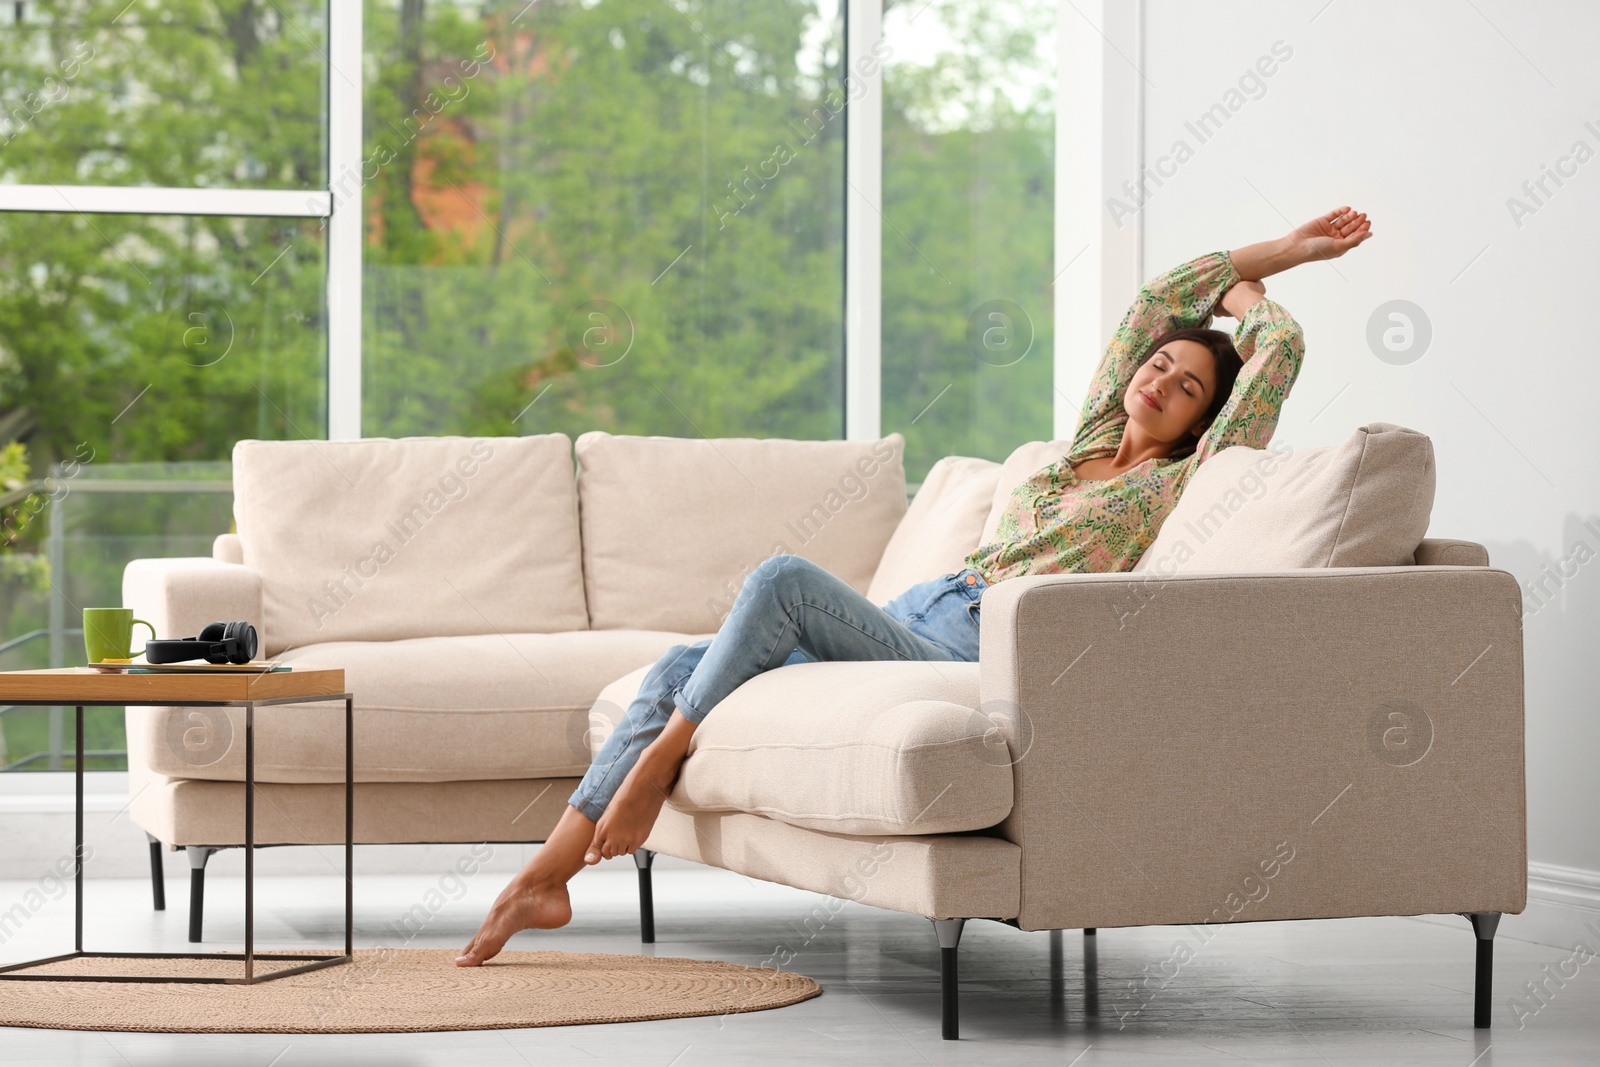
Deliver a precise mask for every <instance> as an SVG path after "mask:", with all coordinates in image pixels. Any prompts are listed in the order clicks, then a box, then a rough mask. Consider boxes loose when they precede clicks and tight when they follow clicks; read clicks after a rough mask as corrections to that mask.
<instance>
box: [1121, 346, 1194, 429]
mask: <svg viewBox="0 0 1600 1067" xmlns="http://www.w3.org/2000/svg"><path fill="white" fill-rule="evenodd" d="M1216 391H1217V361H1216V360H1215V359H1214V358H1213V357H1212V355H1211V350H1210V349H1209V348H1207V347H1206V346H1205V345H1203V344H1201V343H1200V342H1199V341H1169V342H1167V343H1166V344H1164V345H1162V346H1161V347H1160V348H1159V349H1157V350H1156V352H1155V354H1154V355H1152V356H1151V357H1150V358H1149V359H1147V360H1145V361H1144V363H1143V364H1142V365H1141V366H1140V367H1139V369H1138V370H1137V371H1135V372H1134V375H1133V381H1131V382H1129V383H1128V391H1127V392H1126V393H1124V394H1123V396H1122V407H1123V410H1124V411H1126V412H1127V413H1128V418H1130V419H1132V420H1133V421H1134V422H1137V423H1138V424H1139V425H1140V426H1141V427H1143V428H1144V430H1145V432H1146V433H1148V434H1149V435H1150V436H1151V437H1154V438H1155V439H1156V440H1158V441H1168V442H1176V441H1181V440H1184V439H1185V435H1186V434H1189V433H1193V434H1194V435H1195V436H1196V437H1198V436H1200V434H1202V433H1204V432H1205V426H1206V424H1205V422H1204V415H1205V413H1206V408H1207V407H1208V406H1209V405H1210V403H1211V398H1212V397H1213V396H1214V395H1216Z"/></svg>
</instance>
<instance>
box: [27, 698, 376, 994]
mask: <svg viewBox="0 0 1600 1067" xmlns="http://www.w3.org/2000/svg"><path fill="white" fill-rule="evenodd" d="M330 698H332V699H339V698H343V700H344V954H343V955H342V956H328V955H310V954H306V955H286V954H274V955H272V956H269V957H265V958H266V959H270V960H274V961H275V960H308V961H311V962H307V963H302V964H300V965H299V966H296V967H288V968H285V969H283V970H277V971H271V972H268V973H266V974H261V975H258V974H256V973H255V961H256V954H255V915H254V905H255V758H256V754H255V713H256V708H257V707H266V706H270V705H276V704H303V703H307V702H310V701H315V700H328V699H330ZM0 704H16V705H44V706H50V707H58V706H59V707H65V706H67V705H75V706H76V707H77V709H78V713H77V735H78V736H77V771H76V774H75V778H76V785H77V819H76V822H77V830H76V834H77V839H76V842H75V847H74V849H73V864H74V871H75V875H76V882H77V902H76V915H75V918H74V921H73V938H74V940H73V951H71V952H69V953H65V954H63V955H60V956H50V957H46V958H44V959H37V960H29V961H27V962H25V963H14V964H10V965H8V966H6V967H0V980H4V979H10V980H13V981H36V982H185V983H201V984H222V985H254V984H255V983H257V982H266V981H270V980H271V979H273V978H283V977H286V976H288V975H291V974H300V973H301V972H303V971H314V970H318V969H320V968H323V967H332V966H334V965H336V964H340V963H348V962H350V960H351V958H352V957H353V955H354V953H353V951H352V948H353V931H354V918H355V886H354V883H353V882H352V880H351V859H352V854H353V853H354V845H355V819H354V810H355V809H354V798H355V763H354V747H353V742H354V737H355V732H354V714H353V698H352V695H351V694H350V693H348V692H345V691H344V671H342V670H303V671H302V670H290V671H274V672H262V671H251V672H244V671H234V672H229V673H217V674H209V673H207V674H202V673H198V672H184V673H151V674H129V673H106V672H101V671H98V670H95V669H94V668H92V667H57V668H51V669H49V670H37V671H0ZM128 705H133V706H135V707H138V706H141V705H149V706H155V707H166V706H173V707H243V708H244V709H245V710H244V952H242V953H239V952H85V951H84V949H83V709H84V708H85V707H125V706H128ZM80 957H93V958H100V959H111V958H124V959H126V958H134V959H169V960H177V959H197V960H205V959H225V960H243V961H244V977H242V978H215V977H190V978H184V977H149V978H146V977H138V976H133V975H81V974H72V975H56V974H17V973H15V972H17V971H20V970H24V969H26V968H29V967H38V966H40V965H41V964H46V963H54V962H56V961H58V960H70V959H77V958H80Z"/></svg>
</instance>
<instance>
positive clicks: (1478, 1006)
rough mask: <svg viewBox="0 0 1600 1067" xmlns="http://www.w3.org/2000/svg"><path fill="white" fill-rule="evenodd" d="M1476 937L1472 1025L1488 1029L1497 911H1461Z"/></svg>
mask: <svg viewBox="0 0 1600 1067" xmlns="http://www.w3.org/2000/svg"><path fill="white" fill-rule="evenodd" d="M1461 917H1462V918H1464V919H1466V920H1467V922H1469V923H1471V924H1472V933H1473V936H1474V937H1476V938H1477V939H1478V965H1477V974H1476V976H1475V978H1474V980H1473V983H1472V1025H1473V1026H1474V1027H1475V1028H1477V1029H1479V1030H1487V1029H1489V998H1490V997H1492V996H1493V995H1494V933H1495V930H1496V929H1498V928H1499V926H1500V913H1499V912H1498V911H1473V912H1462V913H1461Z"/></svg>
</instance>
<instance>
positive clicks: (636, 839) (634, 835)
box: [583, 747, 681, 864]
mask: <svg viewBox="0 0 1600 1067" xmlns="http://www.w3.org/2000/svg"><path fill="white" fill-rule="evenodd" d="M680 763H681V761H680V760H678V759H676V758H667V756H666V754H665V753H660V754H656V753H652V752H651V751H650V749H649V748H648V747H647V748H646V749H645V750H644V751H643V752H641V753H640V754H639V762H637V763H635V764H634V765H633V769H632V770H630V771H629V772H628V776H627V777H626V778H624V779H623V780H622V784H621V785H620V786H618V787H617V792H616V795H615V796H613V797H612V798H611V803H610V804H608V805H607V806H606V810H605V811H604V812H602V813H601V815H600V820H599V821H598V822H596V823H595V825H594V842H593V843H592V844H590V846H589V851H588V852H587V853H585V854H584V857H583V862H585V863H591V864H592V863H599V862H600V860H601V859H611V858H612V857H613V856H625V855H627V854H629V853H631V852H632V851H633V850H634V849H636V848H638V847H639V846H640V845H642V844H644V839H645V838H647V837H649V836H650V828H651V827H652V826H654V825H655V823H656V816H657V815H660V814H661V805H662V804H663V803H665V801H666V799H667V794H668V793H669V792H671V791H672V783H673V782H674V781H675V780H676V779H677V777H678V767H679V765H680Z"/></svg>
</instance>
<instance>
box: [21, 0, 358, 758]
mask: <svg viewBox="0 0 1600 1067" xmlns="http://www.w3.org/2000/svg"><path fill="white" fill-rule="evenodd" d="M325 15H326V9H325V7H324V5H323V4H322V3H321V2H317V0H270V2H267V0H161V2H159V3H157V2H154V0H149V2H143V0H135V2H133V3H129V2H128V0H114V2H113V0H104V2H102V0H57V2H53V3H48V4H45V3H32V2H14V3H6V4H4V5H3V6H0V522H3V531H0V669H7V670H17V669H27V668H34V667H45V666H60V665H64V664H72V663H81V662H82V661H83V655H84V651H83V639H82V631H81V614H80V612H81V609H82V608H83V607H88V606H101V605H112V604H119V603H121V585H122V570H123V567H124V566H125V565H126V563H127V562H128V561H129V560H130V559H135V558H138V557H140V556H167V555H206V554H209V552H210V548H211V541H212V538H213V537H214V536H215V535H216V534H218V533H221V532H224V531H226V530H227V529H228V528H229V524H230V516H229V504H230V501H231V496H230V494H229V492H228V489H229V469H228V459H229V456H230V454H231V452H232V449H233V443H234V442H235V441H236V440H238V439H240V438H242V437H256V438H269V439H271V438H304V437H322V436H324V435H325V434H326V432H327V416H328V360H327V351H328V343H327V338H328V322H327V312H326V308H327V302H326V293H327V281H328V240H327V234H326V229H325V222H324V219H323V218H322V216H323V215H326V214H327V208H326V203H327V200H328V194H327V192H326V189H327V163H326V159H327V141H328V138H327V129H328V124H327V119H326V115H327V106H326V102H325V101H326V98H327V85H326V81H327V78H326V73H327V68H328V63H327V58H326V52H327V47H328V35H327V19H326V17H325ZM297 216H298V217H297ZM141 632H142V631H141ZM162 636H181V635H166V634H163V635H162ZM70 733H71V719H70V716H63V714H62V711H61V709H55V708H50V709H46V708H0V768H8V769H22V770H53V769H62V768H66V769H70V767H71V760H72V755H71V753H72V748H73V739H72V738H71V736H70ZM86 733H87V736H86V738H85V747H86V749H87V750H88V751H89V752H90V753H91V756H90V758H89V761H88V765H89V766H90V767H93V768H97V769H98V768H116V767H121V766H124V765H125V764H124V761H123V756H122V749H123V747H124V745H123V737H122V716H121V711H120V709H116V708H100V709H93V710H91V711H90V712H88V713H87V715H86Z"/></svg>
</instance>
